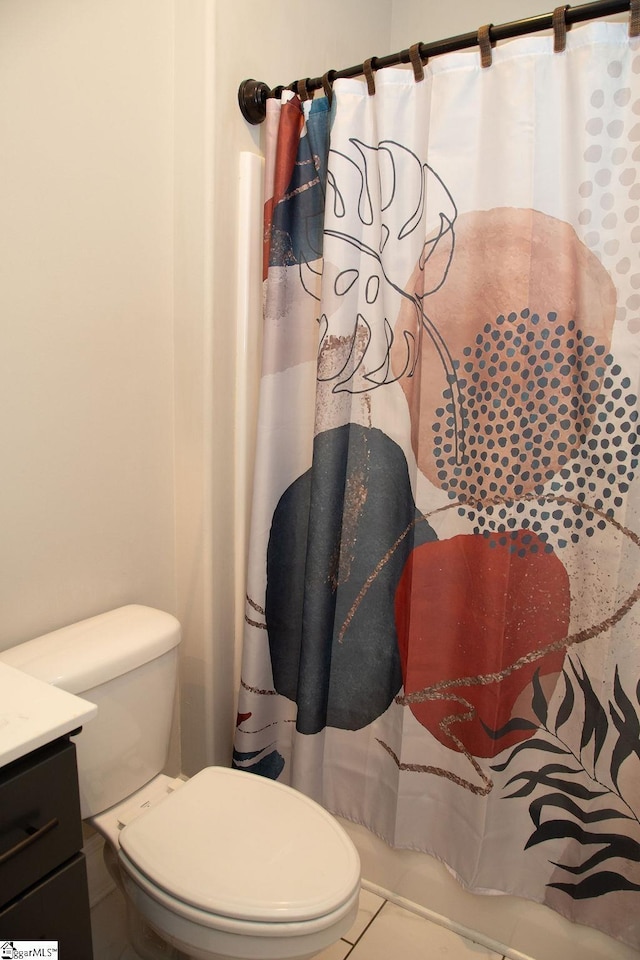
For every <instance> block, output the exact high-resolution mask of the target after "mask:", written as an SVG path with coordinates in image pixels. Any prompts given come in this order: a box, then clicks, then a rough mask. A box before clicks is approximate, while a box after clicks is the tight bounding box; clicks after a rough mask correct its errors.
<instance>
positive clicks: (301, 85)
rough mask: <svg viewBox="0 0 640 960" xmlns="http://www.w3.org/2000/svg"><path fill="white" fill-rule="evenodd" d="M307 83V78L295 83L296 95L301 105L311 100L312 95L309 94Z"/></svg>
mask: <svg viewBox="0 0 640 960" xmlns="http://www.w3.org/2000/svg"><path fill="white" fill-rule="evenodd" d="M308 83H309V77H306V78H305V79H304V80H298V81H297V82H296V93H297V94H298V96H299V97H300V100H301V101H302V103H304V102H305V100H312V99H313V94H312V93H310V92H309V88H308V86H307V84H308Z"/></svg>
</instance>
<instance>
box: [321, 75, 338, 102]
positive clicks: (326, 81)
mask: <svg viewBox="0 0 640 960" xmlns="http://www.w3.org/2000/svg"><path fill="white" fill-rule="evenodd" d="M337 72H338V71H337V70H327V72H326V73H325V74H324V76H323V77H322V89H323V90H324V95H325V97H326V98H327V100H328V101H329V106H331V104H332V103H333V81H334V80H335V78H336V73H337Z"/></svg>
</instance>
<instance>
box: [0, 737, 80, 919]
mask: <svg viewBox="0 0 640 960" xmlns="http://www.w3.org/2000/svg"><path fill="white" fill-rule="evenodd" d="M81 847H82V827H81V823H80V799H79V796H78V775H77V771H76V750H75V746H74V744H73V743H71V742H70V741H69V740H57V741H56V742H55V743H51V744H48V745H47V746H46V747H42V748H41V749H40V750H36V751H34V752H33V753H30V754H29V755H28V757H24V758H23V759H21V760H15V761H14V762H13V763H10V764H8V765H7V766H6V767H3V768H2V769H1V770H0V905H3V904H7V903H8V902H9V901H10V900H12V899H13V898H14V897H16V896H17V895H18V894H20V893H22V892H23V891H25V890H26V889H27V888H28V887H31V886H32V885H33V884H35V883H37V882H38V881H39V880H40V879H41V878H42V877H44V876H45V875H46V874H48V873H50V872H51V871H52V870H54V869H55V868H56V867H58V866H59V865H60V864H62V863H64V861H65V860H68V859H69V858H70V857H72V856H74V854H76V853H77V851H78V850H79V849H80V848H81Z"/></svg>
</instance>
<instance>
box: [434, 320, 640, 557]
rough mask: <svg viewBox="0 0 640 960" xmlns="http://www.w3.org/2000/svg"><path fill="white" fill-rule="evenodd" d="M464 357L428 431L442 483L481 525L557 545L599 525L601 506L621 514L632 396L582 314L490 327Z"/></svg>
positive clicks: (630, 452)
mask: <svg viewBox="0 0 640 960" xmlns="http://www.w3.org/2000/svg"><path fill="white" fill-rule="evenodd" d="M463 355H464V357H465V359H464V360H463V361H462V363H460V362H459V361H457V362H456V365H457V374H458V376H457V381H456V383H455V384H452V385H451V386H450V387H449V388H448V389H447V390H446V391H445V392H444V394H443V401H444V402H443V404H442V406H441V407H439V408H437V410H436V416H437V418H438V419H437V420H436V421H434V423H433V424H432V430H433V443H434V457H435V460H436V466H437V469H438V478H439V480H440V483H441V486H442V488H443V489H444V490H446V491H447V492H448V494H449V497H450V498H451V499H455V500H458V501H459V502H460V503H461V504H463V505H461V506H460V507H459V513H460V515H461V516H465V517H467V518H468V519H469V520H470V521H472V522H473V523H475V528H474V533H478V534H482V535H484V536H488V537H490V538H491V539H492V542H494V543H496V544H500V545H501V546H504V545H505V543H506V542H507V540H508V539H509V538H511V539H512V540H513V541H514V544H515V541H516V540H517V538H518V531H519V530H523V529H524V530H527V529H530V530H531V531H532V532H534V533H536V534H537V535H538V539H539V540H540V541H542V542H543V543H544V547H543V548H542V549H545V550H548V551H551V550H552V549H553V548H552V546H551V545H550V543H548V542H547V541H549V539H550V537H551V538H552V539H553V542H554V543H555V545H556V546H557V547H565V546H567V545H568V544H569V543H577V541H578V540H579V538H580V536H582V535H586V536H589V537H591V536H593V535H594V533H595V531H596V530H597V529H603V528H604V527H605V526H606V522H607V521H606V520H605V519H604V518H603V517H602V516H599V515H598V514H597V513H595V512H594V511H595V510H599V511H601V513H603V514H604V515H605V516H606V517H613V516H614V513H615V510H616V508H618V507H621V506H622V504H623V495H624V494H625V493H626V492H627V490H628V489H629V484H630V483H631V481H632V480H633V477H634V474H635V471H636V470H637V466H638V456H639V455H640V442H639V440H640V438H639V436H638V431H637V429H636V422H637V419H638V411H637V396H636V394H635V393H634V392H633V391H632V389H631V381H630V380H629V378H628V377H626V376H625V375H624V374H623V371H622V369H621V367H620V366H619V365H618V364H617V363H616V362H615V360H614V357H613V356H612V355H611V354H610V353H607V350H606V348H605V347H604V346H603V345H602V344H599V343H597V342H596V341H595V338H594V337H592V336H590V335H584V334H583V333H582V331H581V330H580V329H579V327H578V325H577V324H576V322H575V320H573V319H572V320H570V321H569V322H568V323H566V324H564V323H562V322H561V321H559V319H558V317H557V315H556V314H555V313H550V314H548V315H547V316H546V317H542V318H541V317H539V316H538V315H537V314H535V313H531V312H530V311H529V310H523V311H522V313H521V314H519V315H517V314H515V313H512V314H509V315H508V316H507V317H505V316H499V317H498V318H497V320H496V321H495V323H494V324H489V323H488V324H485V326H484V329H483V332H482V333H480V334H478V336H477V337H476V341H475V344H474V346H471V347H470V346H468V347H466V348H465V349H464V351H463ZM454 391H455V400H454ZM563 495H566V496H567V497H570V498H571V500H573V501H575V503H558V502H557V500H556V498H557V497H562V496H563ZM535 540H536V538H533V537H532V538H531V542H529V541H527V540H525V539H522V540H521V541H519V542H518V543H517V544H515V545H514V551H515V550H517V552H518V553H520V552H521V551H522V550H525V551H526V550H527V549H529V550H530V551H531V552H534V553H535V552H537V551H538V550H539V549H540V545H539V543H537V542H534V541H535Z"/></svg>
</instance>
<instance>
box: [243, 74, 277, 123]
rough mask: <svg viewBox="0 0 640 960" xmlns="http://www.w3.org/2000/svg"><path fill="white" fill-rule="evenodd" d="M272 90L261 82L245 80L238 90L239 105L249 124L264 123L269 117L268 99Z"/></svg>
mask: <svg viewBox="0 0 640 960" xmlns="http://www.w3.org/2000/svg"><path fill="white" fill-rule="evenodd" d="M270 93H271V88H270V87H268V86H267V84H266V83H262V82H260V81H259V80H243V81H242V83H241V84H240V86H239V88H238V105H239V107H240V112H241V114H242V116H243V117H244V118H245V120H246V121H247V122H248V123H252V124H254V125H256V124H258V123H262V121H263V120H264V118H265V117H266V115H267V99H268V97H269V94H270Z"/></svg>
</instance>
